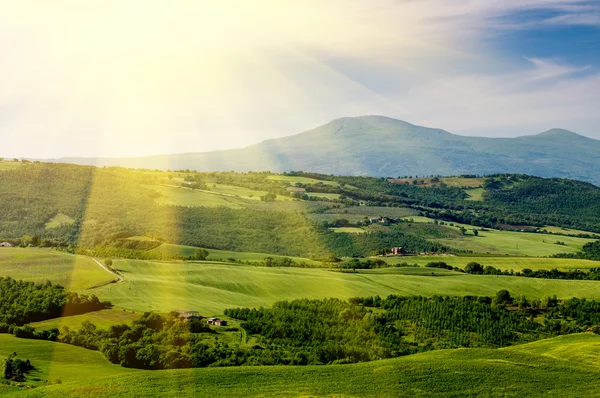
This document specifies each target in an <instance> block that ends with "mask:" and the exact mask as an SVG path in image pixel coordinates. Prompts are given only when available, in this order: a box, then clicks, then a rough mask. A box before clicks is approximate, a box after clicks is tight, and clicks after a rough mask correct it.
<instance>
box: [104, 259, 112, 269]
mask: <svg viewBox="0 0 600 398" xmlns="http://www.w3.org/2000/svg"><path fill="white" fill-rule="evenodd" d="M104 265H106V266H107V267H108V268H112V265H113V260H112V258H107V259H105V260H104Z"/></svg>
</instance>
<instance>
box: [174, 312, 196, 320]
mask: <svg viewBox="0 0 600 398" xmlns="http://www.w3.org/2000/svg"><path fill="white" fill-rule="evenodd" d="M176 312H177V313H178V314H179V318H181V319H184V320H186V321H199V320H200V319H202V316H200V313H199V312H198V311H192V310H179V311H176Z"/></svg>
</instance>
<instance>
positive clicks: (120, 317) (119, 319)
mask: <svg viewBox="0 0 600 398" xmlns="http://www.w3.org/2000/svg"><path fill="white" fill-rule="evenodd" d="M140 315H141V314H140V313H133V312H131V311H125V310H122V309H108V310H102V311H95V312H88V313H87V314H81V315H73V316H65V317H62V318H55V319H48V320H46V321H42V322H34V323H32V324H31V326H33V327H34V328H36V329H38V330H46V329H52V328H57V329H60V328H61V327H62V326H67V327H68V328H69V329H78V328H79V327H80V326H81V323H82V322H83V321H90V322H92V323H93V324H94V325H96V326H98V327H99V328H101V329H106V328H108V327H109V326H111V325H118V324H121V323H127V324H128V323H130V322H131V321H133V320H136V319H138V318H139V317H140Z"/></svg>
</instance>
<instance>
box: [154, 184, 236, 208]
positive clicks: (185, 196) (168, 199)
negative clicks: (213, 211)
mask: <svg viewBox="0 0 600 398" xmlns="http://www.w3.org/2000/svg"><path fill="white" fill-rule="evenodd" d="M147 187H148V188H150V189H152V190H154V191H156V192H158V193H160V194H161V195H162V196H160V197H158V198H156V202H157V203H160V204H165V205H175V206H206V207H220V206H225V207H230V208H232V209H241V208H243V207H245V202H244V201H243V200H242V199H241V198H237V197H235V196H228V195H217V194H214V193H208V192H205V191H199V190H192V189H190V188H184V187H175V186H167V185H148V186H147Z"/></svg>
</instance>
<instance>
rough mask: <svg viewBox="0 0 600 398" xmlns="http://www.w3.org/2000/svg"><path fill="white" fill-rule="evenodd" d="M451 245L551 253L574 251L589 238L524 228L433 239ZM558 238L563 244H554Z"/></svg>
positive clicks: (511, 252)
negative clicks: (519, 230) (523, 230)
mask: <svg viewBox="0 0 600 398" xmlns="http://www.w3.org/2000/svg"><path fill="white" fill-rule="evenodd" d="M434 241H436V242H439V243H442V244H444V245H448V246H450V247H453V248H455V249H461V250H472V251H473V252H475V253H489V254H498V255H509V256H551V255H553V254H557V253H576V252H578V251H580V250H581V248H582V247H583V245H585V244H586V243H589V242H593V241H594V240H593V239H582V238H576V237H572V236H556V235H545V234H536V233H527V232H513V231H498V230H486V231H479V235H478V236H474V235H465V236H461V237H459V238H453V239H434ZM556 242H562V243H564V244H557V243H556Z"/></svg>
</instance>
